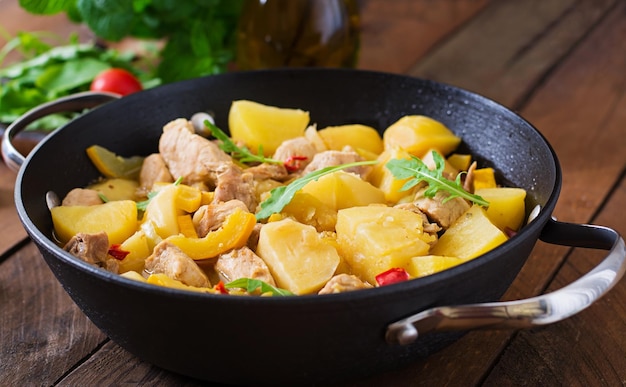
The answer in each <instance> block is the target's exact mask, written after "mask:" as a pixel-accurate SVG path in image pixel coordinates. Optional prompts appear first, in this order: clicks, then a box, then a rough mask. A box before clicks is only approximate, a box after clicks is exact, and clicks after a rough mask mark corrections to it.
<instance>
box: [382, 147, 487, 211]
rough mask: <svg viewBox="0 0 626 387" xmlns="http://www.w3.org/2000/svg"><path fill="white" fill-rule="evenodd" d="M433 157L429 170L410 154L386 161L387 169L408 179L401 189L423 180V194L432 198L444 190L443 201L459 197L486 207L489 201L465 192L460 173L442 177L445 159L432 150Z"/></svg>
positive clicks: (413, 185)
mask: <svg viewBox="0 0 626 387" xmlns="http://www.w3.org/2000/svg"><path fill="white" fill-rule="evenodd" d="M433 159H434V161H435V169H433V170H431V169H429V168H428V166H427V165H426V164H425V163H424V162H423V161H422V160H420V159H419V158H417V157H415V156H411V159H393V160H389V162H387V165H386V167H387V169H389V170H390V171H391V173H392V174H393V176H394V177H395V178H396V179H410V180H408V181H407V182H406V183H405V184H404V186H403V187H402V188H401V190H403V191H406V190H408V189H411V188H412V187H415V186H416V185H417V184H419V183H421V182H422V181H425V182H426V183H428V188H426V190H425V191H424V196H426V197H427V198H433V197H434V196H435V194H436V193H437V192H438V191H445V192H447V193H448V194H449V195H448V197H447V198H445V199H444V201H443V202H444V203H445V202H447V201H448V200H451V199H454V198H456V197H460V198H463V199H467V200H469V201H471V202H474V203H476V204H478V205H479V206H483V207H488V206H489V202H488V201H486V200H485V199H483V198H482V197H481V196H479V195H475V194H472V193H469V192H467V191H466V190H465V189H463V185H462V184H461V175H462V174H461V173H459V174H458V175H457V177H456V179H455V180H454V181H452V180H448V179H446V178H445V177H443V169H444V166H445V160H444V159H443V156H441V155H440V154H439V153H438V152H435V151H433Z"/></svg>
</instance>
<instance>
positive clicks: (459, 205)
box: [413, 190, 470, 230]
mask: <svg viewBox="0 0 626 387" xmlns="http://www.w3.org/2000/svg"><path fill="white" fill-rule="evenodd" d="M423 193H424V190H421V191H419V192H418V193H417V194H416V195H415V200H413V203H414V204H415V205H416V206H417V207H418V208H419V209H420V210H421V211H422V212H423V213H425V214H426V216H428V219H430V220H431V221H433V222H435V223H437V224H438V225H439V226H441V228H442V229H444V230H447V229H448V227H450V225H452V223H454V221H455V220H457V219H458V218H459V217H460V216H461V215H463V213H465V211H467V210H469V208H470V205H469V203H468V202H467V201H466V200H465V199H462V198H459V197H456V198H453V199H451V200H448V201H447V202H445V203H443V201H444V200H445V199H447V198H448V193H446V192H443V191H439V192H437V193H436V194H435V196H434V197H433V198H427V197H425V196H424V194H423Z"/></svg>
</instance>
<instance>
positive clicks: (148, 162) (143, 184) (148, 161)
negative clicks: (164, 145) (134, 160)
mask: <svg viewBox="0 0 626 387" xmlns="http://www.w3.org/2000/svg"><path fill="white" fill-rule="evenodd" d="M173 182H174V178H173V177H172V174H171V173H170V170H169V169H167V164H165V160H163V157H162V156H161V154H159V153H153V154H151V155H149V156H148V157H146V158H145V159H144V161H143V165H142V166H141V171H140V172H139V188H138V189H137V195H138V196H139V197H145V196H147V195H148V192H150V190H152V186H153V185H154V183H173Z"/></svg>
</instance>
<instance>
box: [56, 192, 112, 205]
mask: <svg viewBox="0 0 626 387" xmlns="http://www.w3.org/2000/svg"><path fill="white" fill-rule="evenodd" d="M102 203H104V202H103V201H102V199H101V198H100V195H99V194H98V191H96V190H93V189H88V188H74V189H73V190H71V191H70V192H68V193H67V195H65V197H64V198H63V202H62V203H61V205H63V206H94V205H97V204H102Z"/></svg>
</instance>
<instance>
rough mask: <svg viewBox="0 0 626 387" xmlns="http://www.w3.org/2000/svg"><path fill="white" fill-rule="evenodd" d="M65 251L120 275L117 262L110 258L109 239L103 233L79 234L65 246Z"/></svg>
mask: <svg viewBox="0 0 626 387" xmlns="http://www.w3.org/2000/svg"><path fill="white" fill-rule="evenodd" d="M63 250H65V251H67V252H68V253H70V254H72V255H73V256H75V257H77V258H79V259H81V260H83V261H85V262H87V263H89V264H92V265H94V266H99V267H104V268H105V269H107V270H108V271H111V272H113V273H116V274H117V273H118V271H119V264H118V263H117V260H116V259H114V258H111V257H109V237H108V236H107V234H106V232H104V231H102V232H99V233H97V234H85V233H78V234H76V235H74V236H73V237H72V238H71V239H70V240H69V241H68V242H67V243H66V244H65V246H63Z"/></svg>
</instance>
